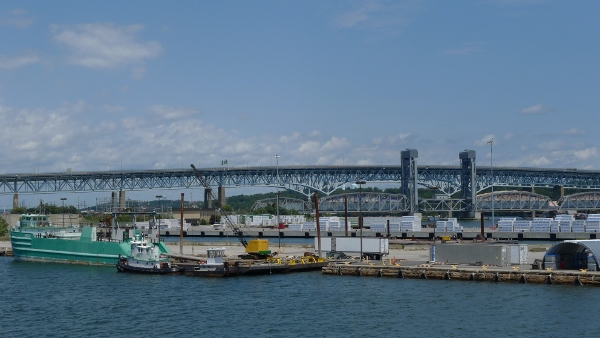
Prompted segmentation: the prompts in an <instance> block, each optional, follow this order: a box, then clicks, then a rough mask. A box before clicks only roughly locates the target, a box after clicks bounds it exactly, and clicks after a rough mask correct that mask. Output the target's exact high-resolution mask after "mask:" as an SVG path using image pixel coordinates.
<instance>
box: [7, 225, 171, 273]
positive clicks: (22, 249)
mask: <svg viewBox="0 0 600 338" xmlns="http://www.w3.org/2000/svg"><path fill="white" fill-rule="evenodd" d="M22 219H24V218H22ZM40 224H41V223H40ZM56 229H57V228H56V227H52V225H46V224H44V225H43V226H40V227H37V229H36V226H35V225H32V224H28V225H27V226H25V224H23V225H21V226H18V227H17V228H15V229H13V230H12V231H11V232H10V242H11V245H12V250H13V256H14V258H15V259H16V260H20V261H31V262H52V263H67V264H83V265H113V266H114V265H116V264H117V262H118V261H119V257H120V256H122V257H129V256H130V255H131V249H132V244H131V243H130V241H131V239H130V238H128V237H129V236H128V232H132V233H131V237H133V235H134V234H140V233H141V230H140V229H118V231H116V229H115V228H113V234H114V235H113V236H111V239H106V238H102V239H98V238H97V234H96V227H89V226H86V227H82V228H79V229H77V231H76V232H79V234H78V235H77V236H75V235H74V233H73V232H69V235H68V236H64V235H63V234H64V231H53V230H56ZM155 245H156V246H158V247H159V249H160V252H161V253H165V254H168V253H170V252H169V249H168V248H167V246H166V245H165V244H164V242H160V241H159V240H158V238H157V243H155Z"/></svg>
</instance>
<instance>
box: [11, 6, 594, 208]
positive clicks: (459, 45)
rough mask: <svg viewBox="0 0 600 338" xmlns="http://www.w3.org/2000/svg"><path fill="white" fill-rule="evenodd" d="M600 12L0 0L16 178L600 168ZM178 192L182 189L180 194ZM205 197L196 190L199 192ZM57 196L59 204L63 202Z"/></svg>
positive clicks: (590, 8) (588, 8)
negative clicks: (385, 168)
mask: <svg viewBox="0 0 600 338" xmlns="http://www.w3.org/2000/svg"><path fill="white" fill-rule="evenodd" d="M598 13H600V2H597V1H585V0H584V1H578V2H577V3H576V6H575V5H573V3H571V2H567V1H558V0H488V1H486V0H481V1H296V2H292V1H102V2H99V1H98V2H91V1H85V2H74V1H27V2H23V1H3V2H1V3H0V41H1V47H0V118H1V121H2V123H1V127H0V128H1V131H2V133H1V134H0V141H1V142H2V147H1V148H0V156H1V158H2V159H3V161H2V165H0V172H2V173H17V172H19V173H20V172H34V171H38V170H39V171H41V172H60V171H66V170H67V169H68V168H71V169H72V170H73V171H87V170H108V169H117V168H121V167H122V168H123V169H155V168H156V169H163V168H180V167H181V166H182V165H183V166H185V167H189V164H190V163H194V164H195V165H196V166H198V167H216V166H220V164H221V160H223V159H227V160H228V162H229V165H230V166H246V165H250V166H252V165H274V164H275V162H274V159H273V155H275V154H279V155H281V158H280V159H279V163H280V165H302V164H307V165H308V164H311V165H312V164H323V165H329V164H344V163H345V164H382V165H386V164H399V162H400V151H401V150H403V149H406V148H415V149H417V150H418V151H419V158H418V163H419V164H423V165H425V164H448V165H458V164H459V161H458V153H459V152H460V151H462V150H464V149H473V150H476V151H477V163H478V164H479V165H489V162H490V148H489V145H488V144H487V143H486V142H487V141H489V140H490V139H491V138H492V137H493V138H494V141H495V144H494V158H493V159H494V165H498V166H525V167H551V168H555V167H559V168H561V167H565V168H567V167H568V168H575V167H576V168H582V169H583V168H585V169H599V167H600V151H599V149H598V137H597V130H598V127H599V125H600V123H599V122H600V117H598V113H599V108H600V95H599V94H600V80H599V79H600V65H599V60H600V45H599V44H598V41H599V37H600V23H599V21H598V20H597V16H598ZM173 195H174V198H176V197H175V196H177V195H178V194H176V193H174V194H173ZM198 195H200V194H198ZM56 198H57V199H58V197H56Z"/></svg>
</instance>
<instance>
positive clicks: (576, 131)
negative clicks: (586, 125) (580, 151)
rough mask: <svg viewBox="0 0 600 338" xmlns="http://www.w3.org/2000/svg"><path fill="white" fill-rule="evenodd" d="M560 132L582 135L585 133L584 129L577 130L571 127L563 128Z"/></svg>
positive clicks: (569, 134)
mask: <svg viewBox="0 0 600 338" xmlns="http://www.w3.org/2000/svg"><path fill="white" fill-rule="evenodd" d="M562 134H563V135H567V136H583V135H585V131H583V130H579V129H576V128H572V129H569V130H565V131H564V132H563V133H562Z"/></svg>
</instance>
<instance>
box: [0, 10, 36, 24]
mask: <svg viewBox="0 0 600 338" xmlns="http://www.w3.org/2000/svg"><path fill="white" fill-rule="evenodd" d="M0 24H2V25H3V26H12V27H16V28H21V29H23V28H27V27H29V26H31V25H32V24H33V18H32V17H30V16H27V12H26V11H25V10H22V9H14V10H12V11H10V12H9V13H8V15H7V16H4V17H2V18H0Z"/></svg>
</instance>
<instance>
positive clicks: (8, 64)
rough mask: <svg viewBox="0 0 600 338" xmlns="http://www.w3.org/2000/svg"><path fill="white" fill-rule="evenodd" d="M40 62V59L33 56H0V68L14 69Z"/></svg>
mask: <svg viewBox="0 0 600 338" xmlns="http://www.w3.org/2000/svg"><path fill="white" fill-rule="evenodd" d="M38 62H40V58H38V57H37V56H35V55H22V56H16V57H12V58H11V57H6V56H0V68H2V69H15V68H19V67H23V66H26V65H30V64H33V63H38Z"/></svg>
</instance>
